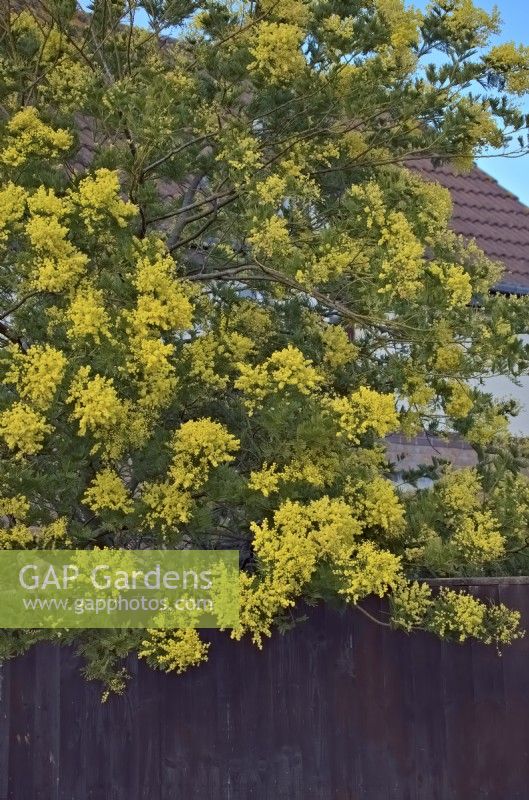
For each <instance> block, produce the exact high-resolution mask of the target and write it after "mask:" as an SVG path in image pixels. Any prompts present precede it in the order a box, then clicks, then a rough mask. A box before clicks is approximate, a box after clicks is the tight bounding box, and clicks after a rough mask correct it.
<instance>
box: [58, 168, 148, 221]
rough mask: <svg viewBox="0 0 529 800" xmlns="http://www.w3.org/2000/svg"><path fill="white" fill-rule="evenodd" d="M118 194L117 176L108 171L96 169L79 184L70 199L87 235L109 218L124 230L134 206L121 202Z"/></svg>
mask: <svg viewBox="0 0 529 800" xmlns="http://www.w3.org/2000/svg"><path fill="white" fill-rule="evenodd" d="M119 192H120V186H119V179H118V174H117V172H115V171H113V170H110V169H98V170H96V172H95V174H94V175H89V176H88V177H86V178H84V179H83V180H82V181H81V182H80V183H79V187H78V189H77V191H76V192H74V193H72V199H73V200H74V201H75V203H76V204H77V205H78V207H79V209H80V216H81V219H82V220H83V221H84V223H85V225H86V228H87V230H88V231H89V233H94V231H95V229H96V228H97V227H98V226H100V225H102V224H104V223H105V222H106V221H107V220H108V218H109V217H111V218H112V219H113V220H114V221H115V222H116V223H117V224H118V225H119V227H120V228H124V227H125V226H126V225H127V224H128V222H129V220H130V219H131V218H132V217H134V216H135V215H136V212H137V208H136V206H135V205H133V203H129V202H125V201H124V200H122V199H121V197H120V195H119Z"/></svg>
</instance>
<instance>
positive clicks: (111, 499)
mask: <svg viewBox="0 0 529 800" xmlns="http://www.w3.org/2000/svg"><path fill="white" fill-rule="evenodd" d="M83 503H85V504H86V505H87V506H88V507H89V508H91V509H92V511H103V510H108V511H122V512H123V513H124V514H128V513H129V512H130V511H132V508H133V502H132V499H131V497H130V496H129V493H128V492H127V488H126V486H125V484H124V483H123V481H122V479H121V478H120V476H119V475H118V474H117V472H115V471H114V470H113V469H111V468H110V467H105V468H104V469H102V470H100V471H99V472H98V473H97V475H96V476H95V478H94V480H93V481H92V483H91V484H90V486H89V488H88V489H87V490H86V492H85V494H84V497H83Z"/></svg>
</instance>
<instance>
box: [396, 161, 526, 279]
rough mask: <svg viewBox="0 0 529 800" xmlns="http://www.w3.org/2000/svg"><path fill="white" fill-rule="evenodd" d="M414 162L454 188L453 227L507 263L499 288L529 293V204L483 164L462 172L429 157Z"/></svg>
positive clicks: (492, 256) (452, 190)
mask: <svg viewBox="0 0 529 800" xmlns="http://www.w3.org/2000/svg"><path fill="white" fill-rule="evenodd" d="M411 166H412V167H413V168H414V169H417V170H418V171H419V172H420V173H422V174H423V175H424V176H425V177H428V178H429V179H431V180H435V181H437V182H438V183H440V184H441V185H442V186H445V187H446V188H447V189H449V190H450V193H451V195H452V201H453V204H454V212H453V216H452V227H453V229H454V230H455V231H456V232H457V233H460V234H462V235H463V236H466V237H468V238H472V239H475V240H476V242H477V244H478V245H479V246H480V247H481V249H482V250H483V251H484V252H485V253H486V254H487V255H488V256H489V257H490V258H493V259H494V260H496V261H501V262H502V263H503V264H504V266H505V273H504V275H503V277H502V279H501V281H500V284H499V286H498V288H499V289H503V290H504V291H511V292H515V291H517V290H518V291H520V292H521V293H529V208H527V207H526V206H525V205H524V204H523V203H522V202H521V201H520V200H519V199H518V198H517V197H516V196H515V195H513V194H512V193H511V192H509V191H507V189H504V188H503V187H502V186H500V184H499V183H498V182H497V181H496V180H494V178H492V177H491V176H490V175H487V173H486V172H483V170H482V169H479V167H474V168H473V169H472V170H471V172H469V173H465V174H461V173H457V172H456V171H455V170H454V168H453V167H452V166H450V164H443V165H441V166H434V165H433V164H432V162H431V161H429V160H427V159H421V160H418V161H414V162H413V163H412V164H411Z"/></svg>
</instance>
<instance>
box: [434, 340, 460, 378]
mask: <svg viewBox="0 0 529 800" xmlns="http://www.w3.org/2000/svg"><path fill="white" fill-rule="evenodd" d="M462 357H463V348H462V347H461V345H459V344H457V342H447V343H446V344H440V345H439V347H437V349H436V351H435V358H434V361H433V365H434V368H435V369H436V370H437V371H438V372H441V373H444V374H445V375H450V374H451V373H454V372H457V370H458V368H459V366H460V364H461V359H462Z"/></svg>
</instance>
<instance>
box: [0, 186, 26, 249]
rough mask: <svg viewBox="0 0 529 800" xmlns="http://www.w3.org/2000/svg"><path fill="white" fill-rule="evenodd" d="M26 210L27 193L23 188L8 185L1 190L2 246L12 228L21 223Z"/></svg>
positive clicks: (0, 220)
mask: <svg viewBox="0 0 529 800" xmlns="http://www.w3.org/2000/svg"><path fill="white" fill-rule="evenodd" d="M25 209H26V192H25V190H24V189H23V188H22V187H21V186H16V185H15V184H14V183H11V181H10V182H9V183H7V184H6V185H5V186H3V187H2V188H1V189H0V245H1V244H4V243H5V242H6V241H7V239H8V236H9V229H10V228H11V226H14V225H16V223H18V222H20V220H21V219H22V217H23V216H24V211H25Z"/></svg>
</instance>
